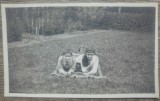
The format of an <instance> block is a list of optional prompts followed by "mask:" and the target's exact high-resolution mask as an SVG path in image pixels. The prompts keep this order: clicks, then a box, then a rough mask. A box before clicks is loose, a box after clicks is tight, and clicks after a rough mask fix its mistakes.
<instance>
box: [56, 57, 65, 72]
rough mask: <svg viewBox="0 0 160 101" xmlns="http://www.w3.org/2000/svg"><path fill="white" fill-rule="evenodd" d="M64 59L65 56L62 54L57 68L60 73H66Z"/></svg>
mask: <svg viewBox="0 0 160 101" xmlns="http://www.w3.org/2000/svg"><path fill="white" fill-rule="evenodd" d="M62 61H63V56H60V57H59V58H58V64H57V68H56V70H57V71H58V72H59V73H61V74H64V75H65V74H66V72H65V71H64V69H63V65H62Z"/></svg>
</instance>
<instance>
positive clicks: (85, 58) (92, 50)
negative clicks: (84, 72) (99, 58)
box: [82, 48, 96, 67]
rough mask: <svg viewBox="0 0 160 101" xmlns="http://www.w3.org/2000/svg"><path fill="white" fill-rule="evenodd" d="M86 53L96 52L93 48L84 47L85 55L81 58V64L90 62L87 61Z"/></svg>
mask: <svg viewBox="0 0 160 101" xmlns="http://www.w3.org/2000/svg"><path fill="white" fill-rule="evenodd" d="M86 53H94V54H96V53H95V50H94V48H86V51H85V55H84V56H83V59H82V65H83V66H85V67H86V66H88V65H89V64H90V63H89V59H88V58H87V56H86Z"/></svg>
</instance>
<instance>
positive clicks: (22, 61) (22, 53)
mask: <svg viewBox="0 0 160 101" xmlns="http://www.w3.org/2000/svg"><path fill="white" fill-rule="evenodd" d="M59 36H60V37H57V38H53V37H51V38H50V40H49V39H47V40H45V41H40V42H38V43H34V44H28V45H23V44H22V45H21V46H19V47H16V46H15V47H9V49H8V51H9V78H10V79H9V85H10V93H35V94H38V93H58V94H62V93H67V94H97V93H99V94H116V93H124V94H125V93H153V92H154V90H155V89H154V34H153V33H137V32H129V31H118V30H90V31H84V32H81V34H77V35H75V34H67V35H65V36H66V37H61V36H64V35H59ZM12 44H14V43H12ZM82 44H83V45H84V46H85V47H88V46H94V47H95V49H96V53H97V55H98V56H99V59H100V66H101V69H102V72H103V75H104V76H107V78H105V79H104V78H103V79H102V78H101V79H91V78H67V77H54V76H50V74H51V73H52V71H53V70H55V67H56V64H57V58H58V56H59V55H60V54H61V53H62V52H63V51H64V50H66V49H68V48H71V49H73V50H75V51H77V50H78V48H79V47H80V46H81V45H82ZM11 46H12V45H11Z"/></svg>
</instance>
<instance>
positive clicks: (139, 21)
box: [6, 7, 155, 42]
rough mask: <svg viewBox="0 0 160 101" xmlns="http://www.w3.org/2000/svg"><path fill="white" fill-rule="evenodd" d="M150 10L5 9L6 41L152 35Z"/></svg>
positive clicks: (151, 14)
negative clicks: (89, 33) (101, 33)
mask: <svg viewBox="0 0 160 101" xmlns="http://www.w3.org/2000/svg"><path fill="white" fill-rule="evenodd" d="M154 17H155V10H154V8H144V7H143V8H133V7H130V8H127V7H26V8H7V9H6V18H7V32H8V34H7V35H8V41H9V42H12V41H19V40H21V37H22V33H27V34H28V35H55V34H63V33H66V32H71V31H74V30H80V31H82V30H91V29H102V30H107V29H118V30H131V31H154Z"/></svg>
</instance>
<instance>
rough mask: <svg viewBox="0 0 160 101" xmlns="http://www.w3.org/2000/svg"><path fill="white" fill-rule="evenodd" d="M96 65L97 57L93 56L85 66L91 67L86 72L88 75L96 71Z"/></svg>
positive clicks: (97, 62) (97, 64) (97, 63)
mask: <svg viewBox="0 0 160 101" xmlns="http://www.w3.org/2000/svg"><path fill="white" fill-rule="evenodd" d="M98 66H99V59H98V57H97V56H94V57H93V59H92V61H91V63H90V65H89V66H88V67H87V68H91V70H90V71H89V72H87V73H86V74H87V75H90V74H95V73H97V70H98Z"/></svg>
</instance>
